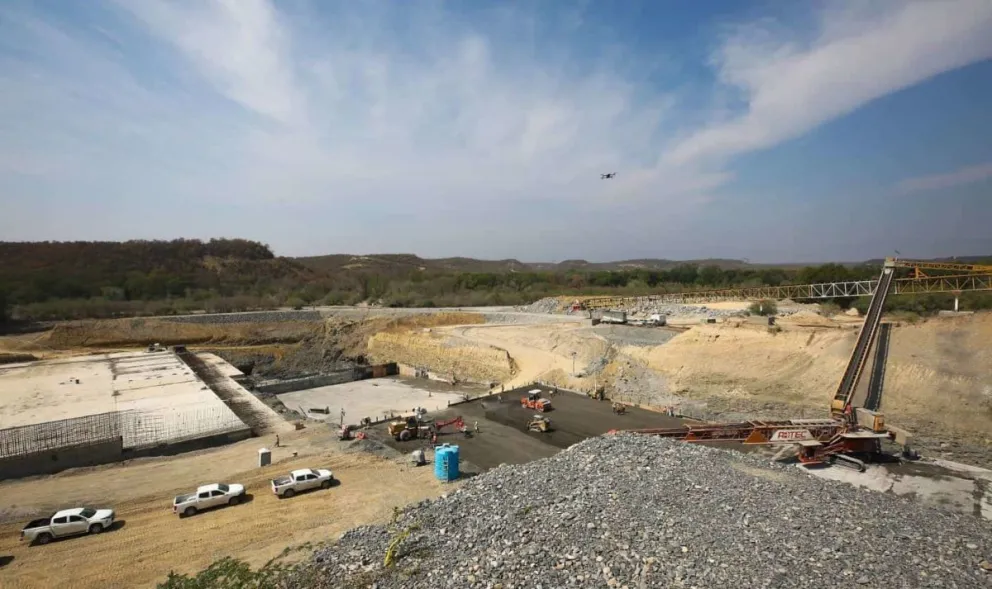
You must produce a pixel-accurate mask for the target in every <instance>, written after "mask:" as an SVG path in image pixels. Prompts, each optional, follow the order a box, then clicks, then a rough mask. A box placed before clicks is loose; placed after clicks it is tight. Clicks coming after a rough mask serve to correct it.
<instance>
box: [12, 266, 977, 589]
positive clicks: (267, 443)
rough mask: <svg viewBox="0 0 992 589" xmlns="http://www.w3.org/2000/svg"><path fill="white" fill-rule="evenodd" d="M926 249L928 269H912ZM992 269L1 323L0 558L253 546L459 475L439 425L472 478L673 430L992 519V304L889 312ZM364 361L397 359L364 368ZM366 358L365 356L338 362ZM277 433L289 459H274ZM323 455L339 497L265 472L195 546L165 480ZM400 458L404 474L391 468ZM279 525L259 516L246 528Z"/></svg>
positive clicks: (686, 440)
mask: <svg viewBox="0 0 992 589" xmlns="http://www.w3.org/2000/svg"><path fill="white" fill-rule="evenodd" d="M907 267H911V268H912V269H913V277H912V278H907V279H900V278H896V269H898V268H903V269H905V268H907ZM988 289H992V272H990V271H989V270H988V269H986V268H982V267H974V266H965V265H954V264H929V265H928V263H922V262H910V261H905V260H891V259H890V260H887V261H886V263H885V265H884V267H883V269H882V271H881V274H880V276H879V278H878V279H877V280H873V281H865V282H864V283H836V284H824V285H808V286H787V287H781V288H780V289H777V290H776V289H770V288H760V289H735V290H720V291H705V292H697V293H690V292H687V293H678V294H666V295H656V296H651V297H627V298H624V297H587V298H574V297H561V298H551V299H544V300H541V301H537V302H536V303H534V304H533V305H531V306H530V307H522V308H506V307H503V308H479V309H470V310H464V309H462V310H426V311H425V310H410V311H405V310H394V309H388V310H387V309H383V310H361V311H359V310H355V309H346V308H327V309H317V310H315V311H314V312H313V314H314V319H313V320H311V321H301V320H299V318H298V317H296V316H293V318H292V320H283V319H281V318H280V317H279V316H278V315H279V314H278V313H275V312H273V313H265V314H260V315H252V314H245V316H243V317H237V316H234V317H233V319H232V317H231V316H228V317H225V318H224V319H223V320H222V321H221V320H215V319H212V318H211V317H210V316H208V315H204V316H201V317H199V318H183V319H182V320H181V321H180V320H176V319H175V318H164V317H163V318H156V319H143V320H140V321H138V320H108V321H91V322H73V323H66V324H64V325H57V326H55V327H54V328H53V329H51V330H49V331H46V332H44V333H40V334H30V335H15V336H6V337H3V338H0V351H3V352H6V353H11V354H33V355H34V356H36V357H38V358H40V359H39V360H37V361H34V362H22V363H17V364H7V365H3V366H0V475H2V476H0V479H7V480H0V493H2V494H3V496H4V497H5V498H9V501H8V505H7V506H6V507H4V508H3V509H2V510H0V553H2V554H13V555H14V560H13V561H12V562H11V563H10V564H8V565H7V566H6V567H5V568H4V571H3V573H4V574H5V575H7V574H8V573H9V574H10V575H11V576H10V578H12V579H14V584H13V585H12V586H18V587H20V586H23V587H35V586H48V584H49V583H51V582H52V581H53V580H55V579H56V577H53V576H52V574H54V573H51V572H44V571H43V569H44V563H45V562H46V561H49V559H51V558H53V557H55V558H61V559H63V560H64V562H65V563H66V564H67V566H73V567H77V568H78V570H80V571H81V572H80V575H81V576H80V577H79V579H80V580H79V583H80V586H90V585H94V586H95V585H96V584H99V583H100V581H99V580H100V578H101V574H103V573H106V572H107V571H113V572H114V574H115V575H119V577H115V578H119V579H120V583H119V584H116V585H111V586H121V587H125V586H147V585H150V584H154V583H155V582H157V581H161V579H162V578H164V576H165V575H166V574H167V573H168V572H169V571H170V570H176V571H180V572H192V571H195V570H199V569H201V568H203V567H205V566H207V565H208V564H210V563H211V562H213V560H215V559H216V558H219V556H220V555H228V554H231V555H238V556H240V557H242V558H244V559H245V560H246V561H247V562H249V563H251V564H254V565H256V566H257V565H260V564H263V563H265V562H267V561H268V560H269V559H271V558H273V557H275V556H277V555H278V554H280V553H282V552H283V551H284V549H285V548H286V547H287V546H289V545H299V544H303V543H306V542H314V541H318V540H328V539H331V538H332V537H336V535H337V534H340V533H342V532H344V531H345V530H348V529H350V528H352V527H355V526H359V525H363V524H367V523H368V524H374V523H383V522H384V521H385V519H386V518H387V517H388V514H389V512H390V510H391V509H392V508H393V507H398V506H403V505H407V504H409V503H416V502H419V501H421V500H423V499H428V498H432V497H436V496H438V495H440V494H442V493H445V492H446V491H445V489H447V488H450V487H447V486H446V485H448V484H449V483H448V482H442V481H439V480H437V478H436V477H433V476H432V475H431V472H430V470H431V469H429V468H418V467H417V466H416V461H417V460H416V456H418V455H423V456H425V457H426V460H427V461H428V462H430V461H432V460H433V456H434V450H435V448H437V447H440V446H442V445H444V444H448V445H449V446H457V447H458V451H459V454H460V464H459V469H458V473H456V474H458V475H459V476H458V477H456V479H457V480H464V481H465V482H464V483H463V482H455V483H452V484H454V485H456V486H458V485H463V484H466V485H467V484H470V483H471V481H473V480H480V481H489V480H492V478H491V477H492V476H496V475H495V474H494V473H506V472H507V471H506V470H505V469H506V468H507V467H506V466H503V465H521V466H523V465H529V464H531V463H534V464H535V465H536V464H545V463H548V462H547V461H549V460H571V458H569V456H571V455H570V454H569V453H570V452H571V449H572V448H578V447H587V446H588V445H589V444H590V443H592V441H593V440H596V439H603V438H611V439H613V438H615V439H617V440H629V439H660V440H669V441H672V442H677V443H678V444H681V445H698V446H709V447H713V448H719V449H721V450H729V451H731V452H734V453H743V454H746V455H747V456H748V458H747V459H746V461H747V462H746V465H745V466H740V467H739V468H743V469H744V470H743V471H741V472H744V471H746V472H749V473H751V474H752V475H753V476H755V477H758V479H761V480H764V481H768V480H778V478H776V477H780V473H779V472H778V471H775V470H772V471H769V472H768V473H764V474H762V472H763V471H761V469H760V468H758V467H757V466H755V465H757V464H769V465H771V464H775V465H788V466H789V468H793V467H795V468H793V470H797V471H798V470H799V469H802V472H804V473H806V474H807V475H813V477H814V478H816V479H817V480H821V481H826V480H830V481H840V483H837V484H841V483H842V486H844V487H861V488H866V489H872V490H875V491H879V492H880V493H879V494H883V493H884V494H886V495H893V496H900V500H903V499H905V500H907V501H910V500H912V501H915V502H921V503H923V504H926V505H928V506H929V507H928V508H927V509H929V508H930V507H933V508H934V509H938V510H941V511H942V512H947V513H951V514H954V515H953V516H952V517H964V516H967V517H977V518H979V519H981V518H987V519H992V471H990V470H987V469H988V468H989V467H992V458H990V456H992V452H990V451H989V450H990V449H992V438H990V434H989V432H990V431H992V427H990V422H992V351H990V349H989V347H988V345H987V344H988V342H989V341H992V316H990V315H989V314H987V313H974V314H972V313H967V312H962V311H961V310H960V309H957V308H952V309H948V310H947V313H943V314H939V315H937V316H935V317H932V318H927V319H925V320H918V321H912V322H909V321H904V320H900V319H899V318H898V317H888V316H887V315H886V313H885V305H886V300H887V298H888V297H889V296H890V295H891V294H893V293H897V292H898V293H907V292H934V291H936V290H940V291H942V292H952V293H961V292H966V291H969V290H988ZM837 296H851V297H858V296H863V297H870V304H869V305H868V306H867V312H866V313H864V315H860V314H856V313H838V312H833V313H826V312H824V311H823V309H821V308H820V306H819V305H818V303H817V301H818V300H819V299H826V298H832V297H837ZM760 300H776V301H777V312H776V314H774V315H771V316H769V317H765V316H756V315H754V314H750V313H748V312H747V309H748V307H749V306H750V305H751V302H752V301H760ZM797 301H800V302H797ZM956 306H957V305H955V307H956ZM163 334H164V335H167V336H168V337H163ZM162 340H166V341H167V342H168V343H169V344H171V347H168V348H166V347H163V346H161V345H157V343H158V342H159V341H162ZM150 342H154V343H151V344H150ZM181 342H185V343H181ZM357 362H363V363H364V365H367V366H386V365H387V364H388V365H390V366H392V365H395V366H396V372H398V374H396V375H391V376H382V375H383V374H386V372H383V371H381V370H378V369H376V370H372V369H369V370H365V371H364V372H363V371H360V370H354V369H353V368H352V366H353V364H355V363H357ZM346 373H347V374H354V375H356V376H354V377H347V378H345V377H341V378H338V376H337V375H341V374H346ZM321 374H325V375H332V374H333V375H335V376H334V377H333V378H330V376H328V377H326V378H325V377H324V376H320V375H321ZM360 374H361V375H360ZM276 375H278V377H276ZM332 381H333V382H335V384H322V383H326V382H332ZM310 385H320V386H310ZM276 436H278V437H276ZM596 443H599V442H596ZM604 443H606V442H604ZM609 443H613V442H609ZM652 443H653V442H652ZM661 443H662V444H667V443H668V442H661ZM616 444H619V446H618V447H627V446H625V445H629V444H632V442H627V441H618V442H616ZM638 444H639V443H638ZM263 447H265V448H267V449H270V450H271V451H272V453H273V459H272V464H271V465H260V464H258V463H257V452H258V451H259V449H260V448H263ZM668 447H669V446H664V445H663V446H659V448H662V449H664V448H668ZM672 447H677V446H672ZM665 452H668V450H665ZM418 453H419V454H418ZM559 455H562V456H564V458H559ZM411 456H413V457H414V458H413V459H411ZM686 456H687V458H686V460H688V461H689V462H692V461H694V460H703V458H701V457H704V456H710V457H711V458H710V459H711V460H716V461H717V462H719V461H720V460H722V459H718V458H715V456H716V455H711V454H705V453H704V454H691V456H690V455H688V454H687V455H686ZM632 460H634V462H635V463H636V462H637V460H638V459H637V458H633V459H632ZM735 460H736V459H735ZM534 461H539V462H534ZM751 461H757V462H751ZM325 464H326V465H330V466H331V467H332V468H333V469H334V471H335V475H336V476H337V477H338V478H339V480H340V481H341V487H340V489H334V490H333V493H334V499H333V500H332V501H329V502H325V503H319V502H309V503H307V504H306V505H307V506H306V507H301V505H303V504H302V503H301V502H295V503H287V502H270V501H268V499H270V498H269V497H260V498H259V499H255V500H252V501H250V502H249V503H248V504H247V505H245V506H244V507H243V508H242V509H244V510H246V511H245V512H242V513H246V512H248V513H250V514H251V515H250V517H245V518H242V517H239V516H238V515H237V514H235V513H231V512H232V511H235V510H228V511H225V512H224V513H223V515H221V516H218V517H216V518H213V519H207V518H198V519H197V520H194V521H193V523H192V524H191V525H192V526H194V527H196V528H197V529H203V530H206V529H207V527H209V529H210V531H211V533H210V536H211V537H212V538H217V537H218V536H219V537H220V538H222V539H220V540H216V541H215V542H212V543H211V545H210V546H209V549H203V548H204V547H203V545H202V543H194V544H196V545H197V546H199V547H200V548H196V547H191V546H190V545H189V543H188V542H186V540H185V539H186V538H189V537H190V535H189V534H190V533H191V532H190V530H191V529H192V528H188V527H186V526H185V524H184V526H182V527H176V525H175V522H174V521H173V520H171V519H170V518H168V517H166V514H164V513H160V512H162V498H167V497H168V496H169V495H170V494H173V493H175V492H177V491H178V490H180V489H183V488H187V487H190V486H195V485H196V484H199V483H201V482H204V481H201V480H200V478H203V477H211V478H213V477H239V482H240V481H244V482H245V483H246V488H247V489H248V491H249V493H250V492H252V491H254V492H255V493H257V494H259V495H265V494H266V492H267V486H266V484H267V480H268V478H269V477H270V475H272V474H278V473H282V472H283V471H286V470H289V469H290V468H298V467H303V466H306V467H316V466H318V465H325ZM548 464H551V463H548ZM101 465H102V466H101ZM526 468H531V467H529V466H528V467H526ZM582 468H586V467H585V466H583V467H582ZM735 468H738V467H735ZM776 468H778V466H776ZM625 472H626V470H625ZM52 473H59V474H58V475H57V476H44V475H49V474H52ZM755 473H757V474H755ZM604 475H606V476H609V473H608V472H607V473H604ZM499 476H504V475H499ZM506 476H510V475H506ZM639 476H641V477H642V478H643V479H644V480H645V482H648V479H650V478H651V477H653V476H656V475H655V474H654V473H648V472H647V471H643V472H641V474H640V475H639ZM685 476H692V475H690V474H686V475H685ZM782 476H784V475H782ZM789 476H792V475H791V474H790V475H789ZM24 477H30V478H24ZM486 477H490V478H486ZM390 479H394V480H403V484H398V485H381V484H377V483H376V482H375V481H382V480H390ZM756 480H757V479H756ZM783 480H784V479H783ZM110 481H113V483H111V482H110ZM712 484H714V485H716V484H717V483H716V482H714V483H712ZM817 484H820V483H817ZM823 484H826V483H825V482H824V483H823ZM472 488H476V487H472ZM473 492H474V491H473ZM302 499H303V498H301V500H302ZM107 501H112V502H115V503H116V504H117V505H118V506H119V507H118V510H119V512H120V513H121V517H122V519H124V520H125V521H126V525H124V526H123V527H122V529H119V530H117V531H115V532H114V533H112V534H107V535H105V536H102V537H100V538H96V539H93V540H92V542H90V541H78V542H74V541H66V542H58V543H55V544H54V545H52V546H51V547H46V550H43V551H39V550H27V549H26V547H21V546H18V543H17V541H16V539H14V538H15V536H16V531H15V530H16V527H17V525H18V523H19V522H20V521H21V520H23V519H25V518H27V517H34V516H36V515H37V514H38V513H45V512H49V511H51V510H53V509H55V508H58V507H59V506H60V505H65V504H67V503H73V502H79V503H92V502H101V503H102V502H107ZM207 522H209V523H207ZM273 522H278V523H273ZM596 525H602V524H596ZM986 525H987V523H986ZM205 526H206V527H205ZM258 526H265V527H266V532H262V531H260V530H256V531H257V533H258V535H259V536H262V537H264V538H263V539H256V540H255V541H250V540H249V539H248V538H249V537H250V536H251V535H252V530H255V529H256V528H257V527H258ZM270 526H277V527H278V529H279V530H285V531H286V535H284V536H283V537H280V535H279V534H273V533H271V529H272V528H270ZM590 529H592V528H590ZM297 530H302V531H301V532H300V533H299V534H297V533H296V531H297ZM192 533H193V534H194V536H195V532H192ZM982 542H984V540H982V541H981V542H979V545H980V546H984V544H983V543H982ZM153 545H154V546H161V547H162V548H161V549H159V548H155V549H153V548H152V547H153ZM48 549H50V550H48ZM53 555H54V556H53ZM299 558H301V559H305V558H306V557H305V556H300V557H299ZM132 562H141V563H142V565H143V566H142V567H131V566H130V563H132ZM362 566H365V565H362ZM368 566H371V565H368ZM101 586H103V585H101ZM388 586H392V585H388Z"/></svg>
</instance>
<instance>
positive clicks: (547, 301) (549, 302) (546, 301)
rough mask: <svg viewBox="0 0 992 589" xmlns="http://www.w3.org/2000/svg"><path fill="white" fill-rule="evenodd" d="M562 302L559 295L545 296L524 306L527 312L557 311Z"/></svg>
mask: <svg viewBox="0 0 992 589" xmlns="http://www.w3.org/2000/svg"><path fill="white" fill-rule="evenodd" d="M561 307H562V304H561V301H560V300H558V298H557V297H544V298H543V299H540V300H537V301H534V302H533V303H531V304H529V305H527V306H526V307H524V308H523V310H524V311H526V312H527V313H557V312H558V311H560V310H561Z"/></svg>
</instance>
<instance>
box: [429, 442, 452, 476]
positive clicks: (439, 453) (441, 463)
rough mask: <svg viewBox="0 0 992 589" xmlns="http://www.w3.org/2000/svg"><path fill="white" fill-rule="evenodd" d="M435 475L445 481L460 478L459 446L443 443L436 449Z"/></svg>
mask: <svg viewBox="0 0 992 589" xmlns="http://www.w3.org/2000/svg"><path fill="white" fill-rule="evenodd" d="M434 476H436V477H437V479H438V480H439V481H445V482H450V481H453V480H455V479H457V478H458V446H454V445H451V444H442V445H440V446H438V447H437V448H435V449H434Z"/></svg>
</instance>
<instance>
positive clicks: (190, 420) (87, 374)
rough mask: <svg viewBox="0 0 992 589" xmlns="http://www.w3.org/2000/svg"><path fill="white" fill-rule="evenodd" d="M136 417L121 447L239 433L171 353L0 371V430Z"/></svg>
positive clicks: (233, 420)
mask: <svg viewBox="0 0 992 589" xmlns="http://www.w3.org/2000/svg"><path fill="white" fill-rule="evenodd" d="M128 410H131V411H134V412H135V413H138V414H140V419H139V420H136V421H134V422H133V423H131V424H130V425H129V426H128V427H126V428H125V430H124V432H123V435H124V447H125V448H134V447H141V446H146V445H153V444H162V443H170V442H173V441H177V440H188V439H194V438H197V437H205V436H210V435H215V434H219V433H226V432H232V431H238V430H240V429H245V425H244V423H242V422H241V420H240V419H238V417H237V416H236V415H235V414H234V413H233V412H232V411H231V410H230V409H229V408H228V407H227V405H226V404H225V403H224V402H223V401H222V400H221V399H219V398H218V397H217V395H215V394H214V393H213V391H211V390H210V389H209V388H208V387H207V386H206V384H205V383H204V382H203V381H201V380H200V379H198V378H197V377H196V376H195V375H194V374H193V372H192V371H191V370H190V369H189V368H188V367H187V366H186V364H184V363H183V362H182V361H181V360H180V359H179V358H177V357H176V356H175V354H173V353H171V352H123V353H112V354H98V355H91V356H81V357H74V358H64V359H56V360H46V361H40V362H33V363H30V364H20V365H14V366H4V367H0V429H4V428H10V427H17V426H27V425H34V424H39V423H44V422H49V421H57V420H62V419H72V418H77V417H84V416H88V415H96V414H100V413H107V412H111V411H128Z"/></svg>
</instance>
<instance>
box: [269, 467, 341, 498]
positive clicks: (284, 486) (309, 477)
mask: <svg viewBox="0 0 992 589" xmlns="http://www.w3.org/2000/svg"><path fill="white" fill-rule="evenodd" d="M332 484H334V473H332V472H331V471H329V470H327V469H326V468H318V469H313V468H304V469H302V470H294V471H293V472H291V473H289V475H288V476H284V477H279V478H277V479H272V492H273V493H275V494H276V496H277V497H279V498H280V499H281V498H284V497H285V498H288V497H292V496H293V495H296V494H297V493H299V492H300V491H307V490H309V489H316V488H317V487H320V488H321V489H326V488H328V487H330V486H331V485H332Z"/></svg>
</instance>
